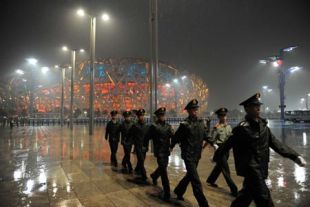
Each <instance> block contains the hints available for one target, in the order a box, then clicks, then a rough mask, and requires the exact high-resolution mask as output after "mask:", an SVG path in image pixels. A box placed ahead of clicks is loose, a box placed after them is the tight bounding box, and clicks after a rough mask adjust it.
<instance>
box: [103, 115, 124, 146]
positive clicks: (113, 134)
mask: <svg viewBox="0 0 310 207" xmlns="http://www.w3.org/2000/svg"><path fill="white" fill-rule="evenodd" d="M120 126H121V125H120V123H119V122H118V121H116V122H113V121H112V120H111V121H109V122H108V124H107V127H106V132H105V138H106V139H109V141H110V142H112V141H113V142H119V138H120Z"/></svg>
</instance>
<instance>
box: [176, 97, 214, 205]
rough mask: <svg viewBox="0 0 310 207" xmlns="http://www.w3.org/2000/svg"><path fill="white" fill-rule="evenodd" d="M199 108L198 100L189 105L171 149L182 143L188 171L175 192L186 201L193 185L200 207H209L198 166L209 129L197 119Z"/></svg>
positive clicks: (182, 154)
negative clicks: (188, 187)
mask: <svg viewBox="0 0 310 207" xmlns="http://www.w3.org/2000/svg"><path fill="white" fill-rule="evenodd" d="M198 108H199V105H198V101H197V100H196V99H193V100H192V101H190V102H189V103H188V104H187V106H186V107H185V110H187V112H188V115H189V116H188V117H187V118H186V119H185V120H184V121H183V122H181V124H180V126H179V128H178V129H177V131H176V133H175V136H174V137H173V140H172V144H171V149H173V147H174V146H175V144H176V143H180V147H181V157H182V159H183V160H184V162H185V166H186V170H187V173H186V175H185V177H184V178H183V179H182V180H181V181H180V183H179V184H178V185H177V187H176V188H175V190H174V192H175V194H176V195H177V198H178V199H179V200H184V198H183V195H184V193H185V191H186V188H187V186H188V184H189V183H191V184H192V188H193V193H194V196H195V198H196V200H197V201H198V204H199V206H200V207H206V206H209V205H208V201H207V199H206V197H205V196H204V194H203V190H202V184H201V181H200V178H199V175H198V172H197V166H198V162H199V160H200V158H201V152H202V145H203V141H207V140H208V135H209V129H208V127H207V125H206V123H205V121H204V120H202V119H200V118H198V117H197V111H198Z"/></svg>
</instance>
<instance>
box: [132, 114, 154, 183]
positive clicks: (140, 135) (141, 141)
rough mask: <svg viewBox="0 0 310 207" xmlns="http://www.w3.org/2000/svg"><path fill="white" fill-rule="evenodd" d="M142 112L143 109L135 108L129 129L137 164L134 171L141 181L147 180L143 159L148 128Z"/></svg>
mask: <svg viewBox="0 0 310 207" xmlns="http://www.w3.org/2000/svg"><path fill="white" fill-rule="evenodd" d="M144 114H145V110H144V109H139V110H137V112H136V115H137V121H136V122H135V123H134V124H133V125H132V127H131V129H130V136H132V139H133V143H134V146H135V151H136V156H137V166H136V169H135V171H136V172H137V173H138V174H140V176H141V178H140V180H141V181H142V182H146V181H147V176H146V171H145V168H144V159H145V155H146V151H147V147H148V146H147V141H146V139H147V138H146V136H147V135H148V130H149V127H150V126H149V125H148V124H147V123H146V121H145V118H144Z"/></svg>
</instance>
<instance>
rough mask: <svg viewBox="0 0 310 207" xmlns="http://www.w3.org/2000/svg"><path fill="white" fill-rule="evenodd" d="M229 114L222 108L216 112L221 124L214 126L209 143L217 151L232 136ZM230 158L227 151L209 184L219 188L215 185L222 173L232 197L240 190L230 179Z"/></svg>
mask: <svg viewBox="0 0 310 207" xmlns="http://www.w3.org/2000/svg"><path fill="white" fill-rule="evenodd" d="M227 112H228V109H227V108H220V109H218V110H216V111H215V114H216V115H217V117H218V119H219V122H218V123H217V124H216V125H215V126H214V128H213V130H212V133H211V138H210V139H209V142H211V143H212V144H213V145H214V146H215V149H217V148H218V147H219V146H221V145H223V143H225V142H226V141H227V139H228V137H229V136H231V135H232V129H231V126H230V125H229V124H228V123H227ZM228 158H229V151H227V152H226V153H225V154H224V155H223V158H222V159H221V161H220V162H217V163H216V165H215V167H214V168H213V170H212V172H211V174H210V176H209V177H208V179H207V183H209V184H210V185H211V186H213V187H217V184H215V182H216V180H217V178H218V177H219V175H220V173H221V172H222V173H223V176H224V178H225V180H226V183H227V184H228V186H229V187H230V191H231V195H233V196H237V194H238V188H237V186H236V185H235V183H234V181H233V180H232V179H231V177H230V170H229V166H228V163H227V160H228Z"/></svg>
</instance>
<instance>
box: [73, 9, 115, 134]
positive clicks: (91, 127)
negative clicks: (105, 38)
mask: <svg viewBox="0 0 310 207" xmlns="http://www.w3.org/2000/svg"><path fill="white" fill-rule="evenodd" d="M77 14H78V15H79V16H85V15H87V16H88V17H90V77H89V82H90V83H89V84H90V91H89V93H90V94H89V135H92V134H93V131H94V78H95V51H96V50H95V44H96V17H95V16H90V15H88V14H86V13H85V11H84V10H83V9H79V10H78V11H77ZM101 18H102V20H103V21H109V20H110V17H109V15H108V14H103V15H102V16H101Z"/></svg>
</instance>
